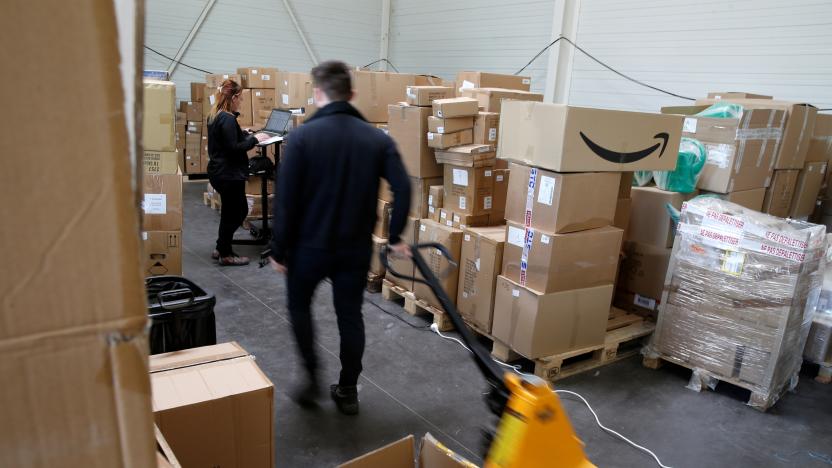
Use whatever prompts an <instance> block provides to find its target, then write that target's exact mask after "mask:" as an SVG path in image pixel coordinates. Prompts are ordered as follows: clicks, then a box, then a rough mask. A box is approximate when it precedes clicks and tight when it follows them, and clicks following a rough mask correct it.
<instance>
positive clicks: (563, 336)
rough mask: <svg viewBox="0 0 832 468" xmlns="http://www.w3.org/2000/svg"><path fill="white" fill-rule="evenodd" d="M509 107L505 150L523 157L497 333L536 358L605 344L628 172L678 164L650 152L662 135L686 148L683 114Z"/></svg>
mask: <svg viewBox="0 0 832 468" xmlns="http://www.w3.org/2000/svg"><path fill="white" fill-rule="evenodd" d="M501 110H502V114H501V119H500V140H499V141H500V142H499V145H498V147H499V149H498V156H499V157H500V158H502V159H508V160H511V161H512V162H513V163H512V164H511V168H510V170H511V172H510V175H509V187H508V198H507V202H506V215H505V216H506V220H507V226H506V228H505V229H506V241H505V246H504V251H503V259H502V274H501V275H500V276H499V277H498V278H497V281H496V293H495V297H494V310H493V318H492V323H491V330H490V332H491V334H492V335H493V336H494V337H495V339H497V340H498V341H501V342H503V343H504V344H506V345H508V346H509V347H511V348H512V349H513V350H515V351H516V352H518V353H520V354H521V355H523V356H525V357H528V358H539V357H544V356H548V355H553V354H557V353H562V352H566V351H569V350H574V349H579V348H587V347H591V346H600V345H602V344H603V341H604V337H605V333H606V324H607V319H608V317H609V314H610V304H611V302H612V295H613V282H614V281H615V276H616V273H617V269H618V259H619V252H620V248H621V242H622V237H623V234H624V231H623V230H622V229H621V228H617V227H614V226H613V224H614V222H615V217H616V211H617V206H618V205H619V203H618V200H619V199H623V200H626V199H627V193H626V189H625V190H623V191H621V190H620V184H621V181H622V179H626V180H629V174H627V175H626V176H622V174H620V173H621V172H630V171H633V170H641V169H647V170H654V169H655V170H668V169H673V168H674V167H675V165H676V155H675V154H674V153H670V154H667V153H664V154H663V155H662V154H661V153H662V151H661V149H660V148H659V146H658V145H657V146H655V147H654V148H653V150H652V151H649V152H647V153H646V154H642V153H644V151H640V150H641V148H645V147H647V148H649V147H650V146H651V145H653V144H654V142H653V140H652V138H653V136H654V135H656V134H659V133H665V134H667V135H668V141H667V142H666V143H665V144H666V145H667V147H668V148H676V147H678V144H679V138H680V134H681V126H682V118H681V117H679V116H671V115H661V114H643V113H636V112H622V111H606V110H600V109H583V108H572V107H568V106H564V105H557V104H542V103H536V102H523V101H504V102H503V103H502V109H501ZM596 141H597V142H600V144H599V143H596ZM628 148H631V149H634V150H639V151H636V153H635V154H636V155H638V156H640V157H637V156H630V155H628V154H627V153H623V152H622V151H623V149H628ZM611 155H614V157H613V156H611ZM660 156H662V157H660ZM596 171H603V172H596ZM634 196H635V195H634ZM625 204H626V202H625ZM631 224H632V223H631ZM481 323H487V322H486V321H483V322H481ZM486 331H488V330H486Z"/></svg>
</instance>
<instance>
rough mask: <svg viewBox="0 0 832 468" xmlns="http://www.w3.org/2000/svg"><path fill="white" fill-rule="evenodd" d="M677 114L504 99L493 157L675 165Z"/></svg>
mask: <svg viewBox="0 0 832 468" xmlns="http://www.w3.org/2000/svg"><path fill="white" fill-rule="evenodd" d="M682 120H683V119H682V117H681V116H677V115H663V114H649V113H644V112H628V111H617V110H606V109H591V108H587V107H574V106H567V105H564V104H550V103H542V102H529V101H506V102H504V103H503V105H502V110H501V114H500V139H499V142H498V144H497V157H498V158H501V159H508V160H512V161H515V162H520V163H523V164H527V165H530V166H537V167H541V168H544V169H549V170H552V171H557V172H586V171H609V172H622V171H633V170H665V171H667V170H674V169H675V168H676V159H677V158H678V151H677V150H678V148H679V139H680V138H681V134H682Z"/></svg>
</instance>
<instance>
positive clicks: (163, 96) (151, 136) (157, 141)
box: [141, 79, 176, 151]
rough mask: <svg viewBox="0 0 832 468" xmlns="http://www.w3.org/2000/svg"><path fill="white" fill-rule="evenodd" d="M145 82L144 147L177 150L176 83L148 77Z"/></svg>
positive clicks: (157, 149)
mask: <svg viewBox="0 0 832 468" xmlns="http://www.w3.org/2000/svg"><path fill="white" fill-rule="evenodd" d="M143 84H144V96H143V99H144V111H143V112H142V134H141V136H142V147H143V149H146V150H154V151H175V150H176V140H175V137H174V134H175V133H176V132H175V131H174V128H173V125H174V119H175V117H176V116H175V112H176V110H175V109H174V102H175V100H176V85H175V84H174V83H173V82H170V81H157V80H147V79H146V80H144V81H143Z"/></svg>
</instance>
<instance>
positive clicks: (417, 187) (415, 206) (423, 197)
mask: <svg viewBox="0 0 832 468" xmlns="http://www.w3.org/2000/svg"><path fill="white" fill-rule="evenodd" d="M441 183H442V177H428V178H419V177H411V178H410V188H411V191H410V213H409V214H410V216H413V217H415V218H427V217H428V206H429V205H430V203H429V198H430V188H431V186H433V185H440V184H441Z"/></svg>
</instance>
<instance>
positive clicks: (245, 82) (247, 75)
mask: <svg viewBox="0 0 832 468" xmlns="http://www.w3.org/2000/svg"><path fill="white" fill-rule="evenodd" d="M237 74H239V75H240V84H241V85H242V86H243V88H249V89H251V88H260V89H263V88H274V83H275V81H277V80H276V78H277V76H276V75H277V68H269V67H243V68H238V69H237Z"/></svg>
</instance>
